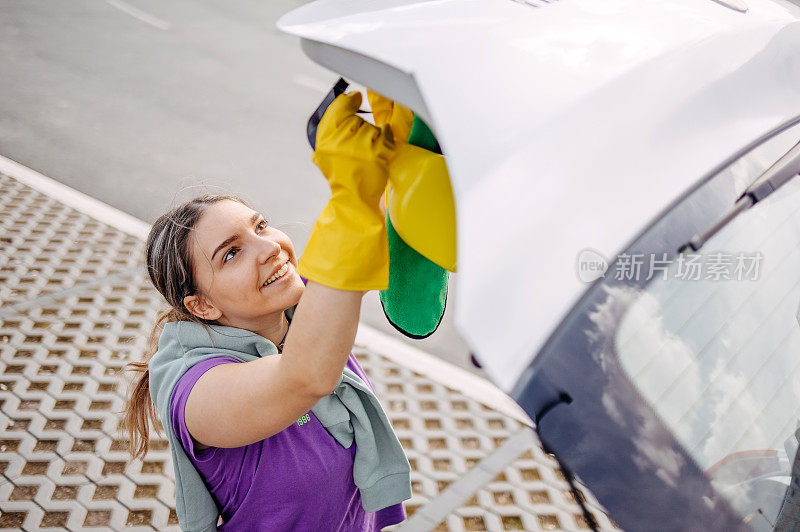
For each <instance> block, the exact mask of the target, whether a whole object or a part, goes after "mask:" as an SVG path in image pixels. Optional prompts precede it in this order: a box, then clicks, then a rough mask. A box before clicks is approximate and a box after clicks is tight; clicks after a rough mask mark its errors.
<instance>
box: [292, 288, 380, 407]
mask: <svg viewBox="0 0 800 532" xmlns="http://www.w3.org/2000/svg"><path fill="white" fill-rule="evenodd" d="M363 295H364V292H361V291H353V290H340V289H338V288H330V287H328V286H325V285H322V284H319V283H316V282H314V281H310V280H309V281H308V284H307V285H306V288H305V291H304V292H303V295H302V297H301V298H300V302H299V303H298V305H297V309H296V310H295V313H294V316H293V317H292V326H291V328H290V329H289V334H288V336H287V337H286V343H285V345H284V348H283V356H282V357H281V363H282V364H283V365H284V370H285V371H286V374H287V376H288V377H289V378H290V379H293V380H294V379H297V382H298V385H299V386H303V387H304V388H305V387H308V389H310V390H313V391H315V392H316V393H317V394H318V395H320V396H324V395H327V394H329V393H330V392H331V391H333V389H334V388H335V387H336V384H337V383H338V382H339V377H340V376H341V374H342V370H343V368H344V365H345V364H346V363H347V358H348V357H349V355H350V351H351V350H352V348H353V342H354V341H355V338H356V330H357V329H358V318H359V313H360V310H361V299H362V297H363Z"/></svg>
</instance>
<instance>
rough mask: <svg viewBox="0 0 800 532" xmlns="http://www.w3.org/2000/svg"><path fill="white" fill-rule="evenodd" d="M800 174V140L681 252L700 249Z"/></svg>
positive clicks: (682, 248) (684, 246)
mask: <svg viewBox="0 0 800 532" xmlns="http://www.w3.org/2000/svg"><path fill="white" fill-rule="evenodd" d="M797 174H800V142H798V143H797V144H795V145H794V147H793V148H792V149H791V150H789V151H788V152H787V153H786V154H785V155H784V156H783V157H781V158H780V159H778V161H777V162H776V163H775V164H773V165H772V166H770V167H769V168H768V169H767V171H766V172H764V173H763V174H762V175H761V176H760V177H759V178H758V179H756V181H755V182H754V183H753V184H752V185H750V186H749V187H747V190H745V191H744V193H743V194H742V196H741V197H740V198H739V199H738V200H736V203H735V204H734V206H733V208H732V209H731V210H730V211H729V212H728V213H726V214H725V215H724V216H723V217H722V218H720V220H719V221H717V222H716V223H715V224H714V225H713V226H712V227H711V228H710V229H708V230H706V231H705V232H703V233H701V234H699V235H695V236H693V237H692V238H691V240H689V242H687V243H686V244H684V245H683V246H681V248H680V249H679V250H678V251H679V252H680V253H685V252H687V251H698V250H699V249H700V248H701V247H703V245H704V244H705V243H706V242H708V241H709V240H710V239H711V238H712V237H713V236H714V235H716V234H717V233H718V232H719V231H720V230H721V229H722V228H723V227H725V226H726V225H728V224H729V223H730V222H731V221H732V220H733V219H734V218H736V217H737V216H739V215H740V214H741V213H743V212H744V211H746V210H747V209H749V208H750V207H752V206H753V205H755V204H756V203H758V202H760V201H762V200H763V199H765V198H767V197H769V196H770V195H771V194H772V193H773V192H775V191H776V190H778V189H779V188H780V187H782V186H783V185H785V184H786V182H787V181H789V180H790V179H791V178H793V177H795V176H797Z"/></svg>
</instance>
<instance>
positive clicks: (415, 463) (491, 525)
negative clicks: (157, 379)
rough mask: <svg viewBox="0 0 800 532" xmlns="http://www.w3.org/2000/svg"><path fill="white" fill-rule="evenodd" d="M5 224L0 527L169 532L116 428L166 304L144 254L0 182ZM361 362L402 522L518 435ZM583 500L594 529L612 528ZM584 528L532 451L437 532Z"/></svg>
mask: <svg viewBox="0 0 800 532" xmlns="http://www.w3.org/2000/svg"><path fill="white" fill-rule="evenodd" d="M0 213H2V217H1V218H0V243H2V255H0V475H2V479H0V528H3V529H9V528H10V529H20V528H22V529H26V530H35V529H39V528H47V527H64V528H67V529H71V530H78V529H83V528H88V527H99V528H102V529H109V528H110V529H114V530H121V529H123V528H126V529H127V528H130V527H133V529H134V530H135V529H141V530H152V529H153V528H155V529H156V530H178V528H177V526H176V524H177V520H176V516H175V511H174V509H173V504H174V484H173V479H172V474H173V472H172V464H171V458H170V453H169V449H168V448H167V444H166V441H165V440H163V439H157V438H156V439H154V440H152V441H151V451H150V452H149V453H148V455H147V457H146V458H145V459H144V460H136V461H131V460H130V455H129V454H128V453H127V450H126V449H127V440H126V438H125V436H124V435H123V434H122V433H121V432H120V431H119V419H120V416H119V414H118V413H119V412H120V411H121V410H122V408H123V404H124V400H125V397H126V393H127V381H126V378H125V377H123V376H121V375H119V370H120V369H121V368H122V367H123V366H124V364H125V363H126V362H128V361H131V360H139V359H140V357H141V356H142V353H143V352H144V350H145V347H146V346H145V343H146V341H147V336H148V335H149V332H150V328H151V325H152V323H153V320H154V318H155V315H156V313H157V310H158V309H159V308H160V307H161V305H162V304H163V300H162V298H161V296H160V295H159V294H158V293H157V292H156V291H155V290H154V289H153V288H152V286H151V285H150V283H149V281H148V280H147V279H146V278H145V275H144V274H143V270H142V268H141V260H142V254H143V246H142V242H140V241H138V240H137V239H135V238H134V237H131V236H128V235H125V234H123V233H121V232H119V231H118V230H116V229H113V228H109V227H108V226H105V225H103V224H101V223H99V222H97V221H95V220H92V219H91V218H89V217H87V216H85V215H84V214H82V213H78V212H76V211H74V210H72V209H70V208H68V207H65V206H63V205H61V204H59V203H58V202H57V201H55V200H52V199H50V198H48V197H47V196H44V195H42V194H39V193H38V192H35V191H33V190H32V189H30V188H28V187H25V186H23V185H21V184H19V183H17V182H16V181H15V180H13V179H11V178H9V177H6V176H3V175H0ZM3 309H5V313H4V312H3ZM355 352H356V355H357V356H358V358H359V360H360V362H361V363H362V365H363V367H364V369H365V370H366V372H367V374H368V375H369V377H370V379H371V381H372V383H373V385H374V386H375V389H376V392H377V394H378V396H379V397H380V398H381V402H382V403H383V405H384V407H385V409H386V411H387V414H388V415H389V417H390V419H391V420H392V423H393V425H394V427H395V429H396V431H397V434H398V436H399V438H400V440H401V442H402V444H403V446H404V448H405V449H406V452H407V454H408V457H409V460H410V462H411V465H412V468H413V472H412V488H413V497H412V498H411V499H410V500H409V501H407V502H406V505H405V506H406V509H407V512H408V514H409V515H413V514H414V513H415V512H416V511H418V510H420V508H422V507H423V506H424V505H425V504H427V503H429V502H430V501H432V500H435V499H436V497H437V496H438V495H439V494H440V493H441V492H442V491H443V490H445V489H446V488H447V487H448V486H449V485H450V484H451V483H453V482H454V481H455V480H456V479H458V478H459V477H460V476H461V475H463V474H464V473H466V472H467V471H469V470H471V469H472V468H474V467H476V465H477V464H479V463H480V462H481V460H483V459H484V458H485V457H486V456H487V455H488V454H489V453H490V452H492V451H493V450H494V449H496V448H497V447H498V446H500V445H502V444H503V442H505V441H506V440H507V439H508V438H509V437H511V436H512V435H513V434H515V433H517V432H518V431H519V430H520V428H521V426H522V425H521V424H520V423H519V422H518V421H516V420H514V419H512V418H509V417H507V416H504V415H502V414H500V413H498V412H497V411H495V410H492V409H491V408H489V407H487V406H485V405H482V404H481V403H480V402H478V401H476V400H473V399H470V398H468V397H465V396H463V395H461V394H459V393H458V392H456V391H454V390H452V389H448V388H447V387H446V386H444V385H442V384H440V383H438V382H436V381H434V380H431V379H430V378H428V377H425V376H423V375H420V374H419V373H415V372H414V371H412V370H411V369H409V368H406V367H403V366H400V365H398V364H396V363H394V362H391V361H390V360H389V359H387V358H384V357H383V356H381V355H380V353H376V352H374V351H369V350H365V349H358V348H356V349H355ZM513 458H514V457H509V459H510V460H509V461H511V459H513ZM477 488H478V486H476V489H477ZM587 496H588V497H589V500H590V504H591V505H592V508H593V509H595V510H596V511H595V512H594V513H595V515H596V517H597V520H598V522H599V523H600V525H601V527H602V528H604V529H612V528H614V527H613V524H612V523H611V522H610V521H609V520H608V518H607V517H606V516H605V515H604V514H603V513H602V511H601V510H600V507H599V506H598V505H597V504H596V502H594V501H593V500H592V499H591V497H590V495H589V494H588V493H587ZM434 504H436V503H435V502H434ZM580 528H585V523H584V522H583V518H582V516H581V515H580V509H579V507H578V505H577V504H576V503H575V501H574V500H572V497H571V495H570V494H569V491H568V487H567V484H566V482H565V481H564V479H563V477H561V476H560V474H559V471H558V469H557V465H556V464H555V462H554V461H553V460H551V459H550V458H549V457H548V456H547V455H545V454H544V453H543V452H542V450H541V449H540V448H538V447H534V448H531V449H529V450H528V451H527V452H525V453H524V454H523V455H522V456H520V457H518V458H516V460H514V461H513V463H511V464H510V465H509V466H507V467H505V468H504V469H503V470H502V471H500V472H499V474H498V475H497V477H496V478H494V479H493V480H491V481H490V482H488V483H487V484H486V485H485V486H483V487H482V488H481V489H479V490H478V491H477V492H476V493H475V494H474V495H473V496H472V497H471V498H470V499H469V500H467V501H466V503H465V504H463V505H462V506H461V507H460V508H458V509H457V510H455V511H454V512H452V513H450V514H449V515H448V516H447V517H446V519H445V520H444V521H442V522H441V523H439V524H438V526H437V527H436V530H452V531H459V530H559V529H568V530H574V529H580Z"/></svg>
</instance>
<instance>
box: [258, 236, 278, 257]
mask: <svg viewBox="0 0 800 532" xmlns="http://www.w3.org/2000/svg"><path fill="white" fill-rule="evenodd" d="M280 252H281V245H280V244H278V243H277V242H275V241H274V240H272V239H270V238H263V239H261V247H260V249H259V256H258V259H259V261H260V262H269V260H270V259H272V258H273V257H277V256H278V255H279V254H280Z"/></svg>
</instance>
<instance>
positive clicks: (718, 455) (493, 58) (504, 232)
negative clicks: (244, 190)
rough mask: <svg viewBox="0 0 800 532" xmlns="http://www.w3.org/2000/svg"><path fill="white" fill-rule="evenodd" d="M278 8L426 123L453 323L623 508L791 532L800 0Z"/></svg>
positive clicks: (334, 0)
mask: <svg viewBox="0 0 800 532" xmlns="http://www.w3.org/2000/svg"><path fill="white" fill-rule="evenodd" d="M278 25H279V27H280V28H281V29H282V30H283V31H285V32H288V33H291V34H293V35H296V36H298V37H300V39H301V43H302V46H303V49H304V50H305V52H306V54H307V55H308V56H309V57H310V58H311V59H313V60H314V61H316V62H318V63H319V64H321V65H323V66H325V67H327V68H329V69H331V70H333V71H335V72H337V73H339V74H341V75H342V76H344V77H346V78H348V79H351V80H354V81H356V82H359V83H361V84H363V85H365V86H368V87H371V88H373V89H375V90H377V91H378V92H380V93H382V94H384V95H386V96H388V97H391V98H393V99H395V100H397V101H399V102H401V103H403V104H405V105H407V106H408V107H410V108H412V109H413V110H414V111H415V112H416V113H417V114H418V115H419V116H421V117H422V118H424V119H425V120H426V122H427V123H428V124H429V125H430V126H431V128H432V129H433V131H434V132H435V134H436V136H437V139H438V141H439V144H440V145H441V147H442V150H443V153H444V155H445V156H446V158H447V164H448V168H449V171H450V178H451V184H452V187H453V192H454V196H455V202H456V211H457V212H456V214H457V234H458V241H457V249H458V257H457V264H458V274H457V275H456V276H455V277H454V279H455V282H456V290H457V293H458V298H457V300H456V301H455V305H456V308H455V315H456V326H457V328H458V329H459V332H460V334H461V335H462V336H463V337H464V338H465V340H466V341H467V342H468V343H469V344H470V346H471V347H472V348H473V349H474V350H475V352H476V355H477V357H478V359H479V360H480V362H481V364H482V365H483V368H484V370H485V371H486V372H487V373H488V374H489V376H490V377H491V378H492V379H493V380H494V382H495V383H496V384H497V385H498V386H500V387H501V388H502V389H503V390H505V391H506V392H508V393H509V394H510V395H511V396H512V397H514V398H515V399H516V400H517V401H518V402H519V404H520V405H521V406H522V407H523V408H524V409H525V410H526V411H527V412H528V413H529V414H530V416H531V417H532V418H533V419H535V421H536V423H537V432H538V433H539V435H540V437H541V439H542V441H543V442H544V444H545V445H546V446H547V447H548V449H549V450H551V451H552V452H554V453H556V454H557V455H558V456H559V458H560V460H561V461H562V462H563V463H564V464H565V465H566V466H567V467H568V468H569V469H571V470H572V471H573V472H574V473H576V474H577V475H578V476H579V477H580V478H581V480H582V481H583V482H584V483H585V484H586V485H587V486H588V487H589V488H590V489H591V490H592V491H593V493H594V494H595V496H596V497H597V498H598V500H599V501H600V502H601V503H602V504H603V505H604V506H605V507H606V508H607V510H608V511H609V513H610V515H611V516H612V517H613V518H614V520H615V521H616V522H617V523H618V524H619V525H620V526H621V527H622V528H624V529H629V530H653V529H659V530H687V529H703V530H736V529H756V530H772V529H773V528H776V529H799V528H800V464H798V461H797V456H796V454H797V439H796V437H795V431H796V430H797V429H798V422H799V420H800V326H799V325H798V321H797V311H798V306H799V305H800V179H794V176H796V174H797V173H798V172H800V145H798V142H799V141H800V2H798V1H797V0H791V1H789V0H717V1H713V0H669V1H662V0H523V1H516V0H318V1H316V2H313V3H310V4H307V5H304V6H302V7H300V8H298V9H296V10H294V11H292V12H291V13H289V14H287V15H285V16H284V17H283V18H282V19H281V20H280V21H279V23H278Z"/></svg>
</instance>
